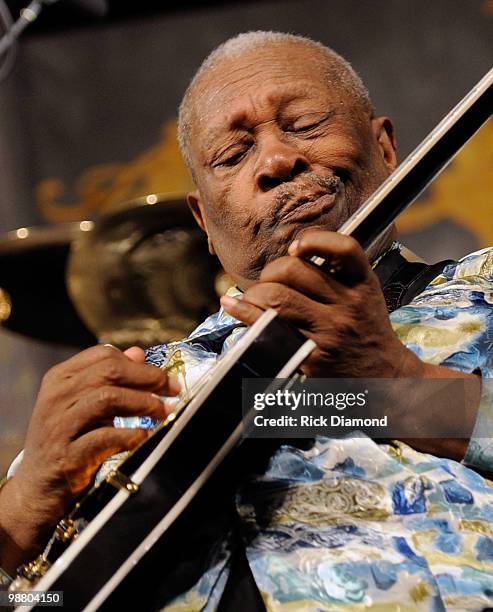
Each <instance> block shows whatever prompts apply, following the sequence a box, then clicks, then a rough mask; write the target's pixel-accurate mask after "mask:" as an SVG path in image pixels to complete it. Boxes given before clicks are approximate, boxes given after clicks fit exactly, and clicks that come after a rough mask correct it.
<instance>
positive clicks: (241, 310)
mask: <svg viewBox="0 0 493 612" xmlns="http://www.w3.org/2000/svg"><path fill="white" fill-rule="evenodd" d="M220 301H221V306H222V307H223V308H224V310H225V311H226V312H227V313H228V314H230V315H231V316H232V317H235V318H236V319H238V320H239V321H242V322H243V323H245V325H253V324H254V323H255V321H256V320H257V319H258V318H259V317H260V316H262V314H263V313H264V311H263V310H262V309H261V308H257V307H256V306H254V305H253V304H249V303H248V302H245V301H244V300H238V299H237V298H234V297H232V296H230V295H223V296H222V297H221V300H220Z"/></svg>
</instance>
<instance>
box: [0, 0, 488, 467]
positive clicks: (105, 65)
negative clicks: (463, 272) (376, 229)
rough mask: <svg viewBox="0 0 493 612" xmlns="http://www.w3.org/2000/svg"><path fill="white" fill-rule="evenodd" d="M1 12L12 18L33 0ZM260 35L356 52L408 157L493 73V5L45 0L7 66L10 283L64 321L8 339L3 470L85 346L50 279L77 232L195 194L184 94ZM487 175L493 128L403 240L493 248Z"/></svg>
mask: <svg viewBox="0 0 493 612" xmlns="http://www.w3.org/2000/svg"><path fill="white" fill-rule="evenodd" d="M0 4H1V5H2V8H1V12H0V15H2V21H4V22H8V20H9V17H11V18H14V19H16V18H17V17H18V16H19V11H20V10H21V9H22V8H23V7H24V6H26V4H28V2H27V1H24V2H23V1H21V0H7V2H4V1H3V0H1V1H0ZM7 9H8V12H7ZM4 29H5V27H4V26H2V32H3V31H4ZM255 29H275V30H282V31H289V32H295V33H299V34H303V35H308V36H311V37H313V38H315V39H318V40H320V41H322V42H324V43H326V44H328V45H330V46H332V47H333V48H334V49H336V50H337V51H338V52H339V53H341V54H342V55H343V56H344V57H346V58H347V59H348V60H349V61H350V62H351V63H352V64H353V66H354V68H355V69H356V70H357V71H358V72H359V73H360V74H361V76H362V78H363V80H364V81H365V82H366V84H367V86H368V88H369V90H370V93H371V94H372V98H373V101H374V105H375V106H376V108H377V110H378V112H379V113H381V114H387V115H389V116H391V117H392V118H393V119H394V121H395V124H396V126H397V136H398V144H399V154H400V159H401V160H402V159H403V158H404V157H405V156H406V155H407V154H408V153H409V152H410V151H411V150H412V149H413V148H414V147H415V146H416V145H418V144H419V142H420V141H421V140H422V138H424V136H425V135H426V134H427V133H428V132H429V131H430V130H431V129H432V128H433V127H434V126H435V124H436V123H438V121H439V120H440V119H441V118H442V117H443V116H444V115H445V114H446V113H447V112H448V111H449V110H450V109H451V108H452V106H454V105H455V104H456V103H457V102H458V101H459V100H460V99H461V98H462V97H463V96H464V95H465V93H466V92H467V91H469V89H470V88H471V87H472V86H473V85H474V83H475V82H476V81H477V80H479V78H480V77H481V76H482V75H483V74H484V73H485V72H486V71H487V70H488V69H489V68H490V67H491V64H492V57H493V0H433V1H432V2H430V0H413V1H412V2H410V1H408V0H372V1H371V2H362V1H361V0H282V1H281V0H260V1H253V0H251V1H247V0H242V1H241V2H240V1H238V2H235V1H233V0H230V1H226V0H225V1H223V2H210V1H202V2H191V1H186V0H182V1H181V2H169V1H168V2H156V1H154V2H151V1H143V0H139V2H136V1H135V2H124V1H122V0H59V1H58V2H51V3H48V2H47V3H46V6H44V8H43V10H42V12H41V14H40V16H39V18H38V20H37V21H36V22H35V23H33V24H32V25H31V26H29V27H28V28H27V29H26V30H25V32H24V33H23V35H22V37H21V38H20V39H19V41H18V43H17V44H16V45H15V47H13V48H12V49H11V50H10V51H9V52H8V53H7V54H6V55H4V56H3V57H2V58H0V78H1V82H0V211H1V214H0V242H1V241H2V240H3V250H2V244H0V286H1V285H2V275H3V276H6V275H7V276H8V275H9V274H13V273H14V272H15V274H16V278H18V279H20V282H21V283H22V285H23V289H24V293H25V294H26V295H27V302H26V303H27V310H28V314H29V311H30V312H31V313H32V315H33V317H35V318H37V320H39V321H41V327H43V321H46V325H45V331H46V334H45V336H46V337H50V333H51V332H50V329H48V328H49V326H53V325H55V326H57V325H58V324H59V326H60V327H59V328H58V332H59V333H53V334H52V336H51V337H52V339H54V341H46V340H45V341H41V340H39V339H35V338H32V337H29V336H26V335H21V334H19V333H15V332H13V331H10V330H8V329H0V474H1V473H3V472H4V471H5V469H6V468H7V466H8V464H9V463H10V461H11V460H12V458H13V457H14V455H15V454H16V452H17V451H18V450H19V449H20V448H21V447H22V443H23V438H24V435H25V429H26V426H27V423H28V420H29V417H30V414H31V410H32V407H33V404H34V399H35V397H36V393H37V389H38V387H39V383H40V379H41V377H42V375H43V373H44V372H45V371H46V370H47V369H48V368H49V367H50V366H51V365H53V364H54V363H57V362H58V361H61V360H63V359H65V358H66V357H68V356H69V355H71V354H73V353H74V352H75V351H77V350H78V349H77V347H76V346H65V345H64V343H63V329H62V328H63V315H60V316H58V314H57V316H56V317H53V313H52V314H51V315H50V309H52V308H53V305H52V302H53V300H50V295H51V293H52V292H53V291H54V290H53V287H52V284H53V283H52V280H50V274H51V275H52V276H53V270H55V269H57V266H58V268H60V266H61V268H60V269H61V270H62V272H58V274H59V275H63V267H64V265H65V259H66V256H67V247H68V244H69V242H70V240H71V238H72V237H73V236H74V235H76V234H77V235H78V234H79V233H80V231H82V230H87V229H90V227H91V226H90V225H89V224H87V223H86V224H85V225H84V224H83V225H82V226H80V222H83V221H84V222H87V221H94V220H97V219H98V218H99V217H100V216H101V215H104V214H108V213H111V212H114V211H116V210H118V209H120V208H121V205H122V204H123V203H124V202H128V201H131V200H134V199H135V198H140V197H143V196H147V195H149V194H155V193H164V194H170V196H169V197H171V198H172V199H173V201H174V202H176V201H179V200H180V194H183V193H184V192H186V191H187V190H188V189H189V188H190V187H191V186H192V183H191V179H190V177H189V176H188V173H187V171H186V169H185V167H184V164H183V162H182V161H181V158H180V154H179V151H178V147H177V144H176V140H175V132H176V127H175V120H176V111H177V107H178V104H179V102H180V99H181V96H182V94H183V92H184V90H185V88H186V86H187V83H188V82H189V80H190V78H191V77H192V75H193V73H194V71H195V70H196V68H197V67H198V65H199V64H200V62H201V61H202V59H203V58H204V57H205V56H206V55H207V54H208V53H209V52H210V51H211V50H212V49H213V48H214V47H215V46H216V45H218V44H219V43H221V42H223V41H224V40H225V39H227V38H229V37H230V36H233V35H235V34H237V33H239V32H241V31H247V30H255ZM492 170H493V125H492V121H491V119H490V120H489V122H488V123H487V124H486V125H485V126H484V127H483V128H482V129H481V130H480V131H479V132H478V133H477V134H476V136H475V137H474V138H473V139H472V140H471V141H470V142H469V143H468V145H467V146H466V147H465V148H464V149H463V150H462V152H461V153H460V154H459V156H458V157H457V158H456V159H455V160H454V161H453V162H452V164H451V165H449V167H448V168H447V169H446V170H445V171H444V172H443V173H442V174H441V175H440V177H439V178H438V179H437V180H436V181H435V182H434V183H433V184H432V185H431V186H430V187H429V188H428V189H427V191H426V192H425V193H424V194H423V195H422V197H421V198H420V200H419V201H418V202H417V203H415V204H414V205H413V207H412V208H411V209H410V210H409V211H408V212H407V213H405V214H404V215H403V216H402V217H401V219H400V222H399V226H400V229H401V231H402V239H403V242H405V243H406V245H407V246H409V247H410V248H411V249H413V250H415V251H416V252H418V253H419V254H420V255H421V256H422V257H424V258H425V259H427V260H429V261H436V260H439V259H442V258H445V257H447V258H448V257H454V258H457V257H460V256H462V255H464V254H466V253H469V252H471V251H474V250H477V249H479V248H481V247H483V246H486V245H490V244H493V202H492V193H493V189H492V187H493V172H492ZM150 203H152V202H150ZM170 210H171V209H170ZM172 210H175V208H173V209H172ZM169 217H170V218H169V224H171V225H172V224H173V220H174V217H173V214H171V213H170V214H169ZM69 223H72V225H70V226H69V225H67V224H69ZM183 223H185V222H183ZM60 224H65V225H63V228H64V229H63V231H62V230H60V232H59V233H58V234H50V235H47V236H45V234H42V232H41V236H42V242H43V241H44V243H45V244H46V241H48V242H49V241H50V240H51V242H50V244H54V243H56V242H57V240H58V242H59V243H60V244H61V249H62V251H61V252H60V253H58V252H57V253H58V254H56V253H55V251H54V250H53V249H52V251H50V253H51V255H50V257H48V258H47V259H41V258H39V257H34V259H33V257H32V253H31V259H29V258H28V259H26V260H25V261H24V262H23V264H22V267H19V268H17V267H16V266H18V262H19V261H20V259H19V255H18V253H19V252H20V251H19V249H18V247H17V242H18V240H22V238H23V236H24V237H26V236H27V237H29V236H31V237H32V236H33V235H34V236H35V237H36V236H37V235H39V234H37V233H36V231H37V230H35V231H34V232H33V230H30V229H28V230H27V231H28V234H26V230H25V228H33V227H34V228H40V227H41V228H43V227H45V226H50V227H51V226H53V225H56V226H57V227H60V228H61V227H62V226H61V225H60ZM13 230H15V232H14V233H10V234H8V236H7V233H8V232H12V231H13ZM29 232H31V234H29ZM43 236H45V237H44V238H43ZM50 236H51V237H50ZM53 236H55V237H54V238H53ZM7 238H8V240H7ZM59 246H60V245H59ZM56 257H58V259H57V260H56V261H55V259H56ZM53 258H55V259H53ZM60 262H61V264H60ZM60 277H61V276H60ZM82 290H84V287H83V288H82ZM87 293H90V291H88V292H87ZM0 297H1V296H0ZM1 306H2V304H1V299H0V317H1ZM60 330H61V331H60ZM35 335H36V334H35ZM40 335H41V336H43V333H41V334H39V333H38V335H37V337H39V336H40ZM88 338H89V335H88V336H87V337H85V338H84V341H83V342H82V341H81V343H80V344H84V342H86V343H90V342H89V340H88Z"/></svg>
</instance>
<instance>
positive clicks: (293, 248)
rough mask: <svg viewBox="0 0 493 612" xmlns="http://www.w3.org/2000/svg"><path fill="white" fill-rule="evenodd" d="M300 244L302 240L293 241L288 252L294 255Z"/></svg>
mask: <svg viewBox="0 0 493 612" xmlns="http://www.w3.org/2000/svg"><path fill="white" fill-rule="evenodd" d="M299 246H300V241H299V240H295V241H294V242H292V243H291V244H290V245H289V249H288V253H289V254H290V255H294V254H295V253H296V251H297V250H298V247H299Z"/></svg>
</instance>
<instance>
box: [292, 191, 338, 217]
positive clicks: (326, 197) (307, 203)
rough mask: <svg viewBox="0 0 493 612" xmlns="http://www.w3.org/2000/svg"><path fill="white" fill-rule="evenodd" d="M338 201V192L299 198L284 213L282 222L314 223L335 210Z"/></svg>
mask: <svg viewBox="0 0 493 612" xmlns="http://www.w3.org/2000/svg"><path fill="white" fill-rule="evenodd" d="M336 199H337V192H334V193H322V194H318V195H317V194H315V195H312V196H304V197H301V198H298V199H297V200H296V201H295V202H291V203H290V204H289V206H288V207H287V208H286V209H285V211H283V212H284V214H283V217H282V222H283V223H286V222H287V223H290V222H297V223H298V222H300V221H314V220H315V219H318V217H320V216H321V215H323V214H325V213H327V212H329V211H330V210H331V209H332V208H334V205H335V203H336Z"/></svg>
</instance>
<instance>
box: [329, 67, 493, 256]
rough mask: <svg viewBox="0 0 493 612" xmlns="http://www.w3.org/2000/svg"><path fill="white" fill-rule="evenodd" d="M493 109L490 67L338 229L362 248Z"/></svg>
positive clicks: (484, 120) (411, 199)
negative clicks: (354, 239)
mask: <svg viewBox="0 0 493 612" xmlns="http://www.w3.org/2000/svg"><path fill="white" fill-rule="evenodd" d="M492 111H493V68H492V69H491V70H490V71H489V72H488V73H487V74H486V75H485V76H484V77H483V78H482V79H481V81H479V82H478V83H477V85H476V86H475V87H473V89H472V90H471V91H470V92H469V93H468V94H467V96H466V97H465V98H464V99H463V100H461V102H459V104H457V106H456V107H455V108H454V109H453V110H452V111H451V112H450V113H449V114H448V115H447V116H446V117H445V118H444V119H443V120H442V121H441V122H440V123H439V124H438V125H437V127H436V128H435V129H434V130H433V131H432V132H431V133H430V134H429V135H428V136H427V137H426V138H425V140H424V141H423V142H422V143H421V144H420V145H419V146H418V147H417V148H416V149H415V150H414V151H413V152H412V153H411V154H410V155H409V156H408V157H407V158H406V159H405V160H404V162H403V163H402V164H401V165H400V166H399V167H398V168H397V169H396V170H395V172H393V173H392V174H391V175H390V176H389V178H388V179H387V180H386V181H385V182H384V183H383V184H382V185H381V186H380V187H379V188H378V189H377V191H375V193H374V194H373V195H372V196H370V197H369V198H368V200H367V201H366V202H365V204H363V206H362V207H361V208H359V209H358V210H357V211H356V212H355V213H354V214H353V215H352V216H351V217H350V218H349V219H348V220H347V221H346V222H345V223H344V224H343V225H342V226H341V227H340V229H339V233H341V234H344V235H346V236H352V237H353V238H356V240H358V242H359V243H360V244H361V245H362V246H363V248H365V249H368V248H369V247H370V246H371V244H372V243H373V242H374V241H375V240H376V238H378V236H380V234H381V233H382V232H383V231H385V230H386V229H387V228H388V227H389V226H390V225H391V224H392V223H393V222H394V221H395V219H396V218H397V217H398V216H399V215H400V214H401V213H402V212H403V211H404V210H405V209H406V208H407V207H408V206H409V205H410V204H412V202H413V201H414V200H415V199H416V198H417V197H418V195H419V194H420V193H421V192H422V191H423V190H424V189H425V188H426V186H427V185H428V184H429V183H430V182H431V181H432V180H433V179H434V178H435V176H436V175H437V174H438V173H439V172H440V171H441V170H442V169H443V168H444V166H445V165H446V164H447V163H448V162H449V161H450V160H451V159H452V157H453V156H454V155H455V154H456V153H457V152H458V151H459V150H460V148H461V147H462V146H463V145H464V144H465V143H466V142H467V141H468V140H469V139H470V138H471V136H473V135H474V133H475V132H477V130H479V128H480V127H481V126H482V125H483V124H484V123H485V122H486V121H487V120H488V118H489V117H490V116H491V113H492Z"/></svg>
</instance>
